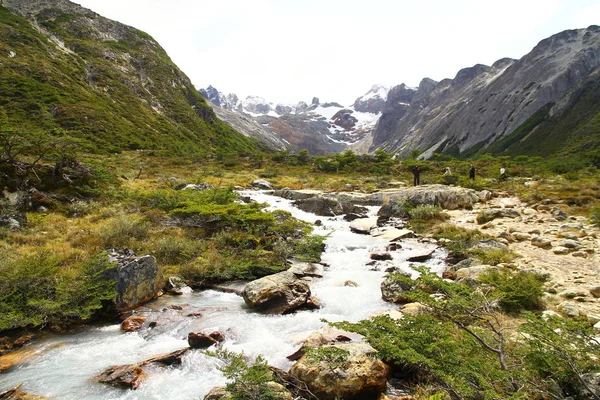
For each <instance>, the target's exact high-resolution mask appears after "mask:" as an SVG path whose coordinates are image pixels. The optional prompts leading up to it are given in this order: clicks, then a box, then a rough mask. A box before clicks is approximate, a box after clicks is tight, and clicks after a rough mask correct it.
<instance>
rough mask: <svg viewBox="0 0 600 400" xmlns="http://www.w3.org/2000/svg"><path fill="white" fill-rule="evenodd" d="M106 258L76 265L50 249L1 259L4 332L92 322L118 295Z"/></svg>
mask: <svg viewBox="0 0 600 400" xmlns="http://www.w3.org/2000/svg"><path fill="white" fill-rule="evenodd" d="M110 268H113V265H112V264H111V263H109V261H108V257H107V256H106V254H103V253H100V254H98V255H96V256H94V257H91V258H89V259H87V260H85V261H84V262H82V263H80V264H79V265H76V266H70V267H69V268H66V267H65V262H64V261H63V260H61V259H60V258H58V257H57V256H56V255H55V254H53V252H51V251H50V250H47V249H40V250H37V251H36V252H34V253H33V254H31V255H26V256H15V257H11V258H2V259H0V291H1V293H2V295H1V296H0V330H6V329H13V328H23V327H28V326H29V327H34V326H44V325H46V324H59V325H60V324H62V323H65V322H67V321H80V320H87V319H89V318H90V317H92V316H93V314H94V313H95V312H96V311H97V310H99V309H100V308H102V306H103V302H105V301H107V300H111V299H112V298H114V296H115V295H116V292H115V282H114V281H112V280H109V279H106V278H105V277H104V273H105V271H106V270H107V269H110Z"/></svg>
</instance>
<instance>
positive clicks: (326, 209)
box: [294, 196, 344, 217]
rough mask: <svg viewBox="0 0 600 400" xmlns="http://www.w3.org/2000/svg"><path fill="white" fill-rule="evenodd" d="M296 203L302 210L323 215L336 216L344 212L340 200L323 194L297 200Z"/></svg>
mask: <svg viewBox="0 0 600 400" xmlns="http://www.w3.org/2000/svg"><path fill="white" fill-rule="evenodd" d="M294 205H295V206H296V207H298V208H299V209H301V210H302V211H306V212H309V213H313V214H315V215H319V216H322V217H334V216H336V215H341V214H343V213H344V210H343V208H342V205H341V204H340V202H339V201H338V200H336V199H331V198H325V197H321V196H315V197H309V198H307V199H301V200H296V201H295V202H294Z"/></svg>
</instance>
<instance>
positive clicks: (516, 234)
mask: <svg viewBox="0 0 600 400" xmlns="http://www.w3.org/2000/svg"><path fill="white" fill-rule="evenodd" d="M512 237H513V238H515V240H518V241H519V242H522V241H525V240H531V235H530V234H529V233H525V232H513V233H512Z"/></svg>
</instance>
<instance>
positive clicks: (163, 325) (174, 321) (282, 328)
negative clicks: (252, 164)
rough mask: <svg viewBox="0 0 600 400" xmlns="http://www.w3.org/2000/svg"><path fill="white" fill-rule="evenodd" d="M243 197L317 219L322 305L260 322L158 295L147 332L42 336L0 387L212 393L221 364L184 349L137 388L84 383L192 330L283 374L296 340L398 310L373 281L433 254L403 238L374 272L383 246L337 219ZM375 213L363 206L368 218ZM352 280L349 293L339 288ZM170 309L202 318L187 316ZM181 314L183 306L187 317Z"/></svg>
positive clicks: (97, 330)
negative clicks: (329, 325)
mask: <svg viewBox="0 0 600 400" xmlns="http://www.w3.org/2000/svg"><path fill="white" fill-rule="evenodd" d="M242 194H243V195H244V196H250V197H251V198H252V199H253V200H255V201H258V202H263V203H268V204H269V207H268V209H269V210H275V209H280V210H286V211H289V212H291V213H292V214H293V215H294V216H295V217H296V218H299V219H302V220H305V221H309V222H315V221H316V220H321V221H322V226H320V227H316V228H315V233H316V234H321V235H328V237H327V239H326V242H325V243H326V250H325V252H324V253H323V255H322V262H323V263H324V264H325V265H328V267H326V268H325V270H324V276H323V278H320V279H315V280H313V282H312V284H311V291H312V294H313V296H315V297H316V298H317V299H318V300H319V302H320V303H321V309H319V310H316V311H300V312H297V313H293V314H287V315H262V314H259V313H257V312H253V311H251V310H250V309H249V308H247V307H246V305H245V303H244V300H243V299H242V298H241V297H239V296H238V295H236V294H233V293H223V292H218V291H214V290H204V291H198V292H190V293H187V294H184V295H183V296H167V295H165V296H163V297H161V298H159V299H157V300H154V301H152V302H150V303H148V304H146V305H145V307H146V308H147V309H149V310H150V311H153V312H156V313H157V314H160V319H159V320H158V321H159V322H158V324H157V326H156V327H155V328H154V329H147V328H146V329H142V330H140V331H138V332H133V333H122V332H121V329H120V325H119V324H115V325H108V326H87V327H85V328H84V329H82V330H80V331H77V332H76V333H70V334H60V335H59V334H46V335H43V336H41V337H40V338H39V339H38V340H37V341H36V342H35V343H34V344H33V346H35V347H36V349H37V350H38V351H39V353H38V354H37V355H36V356H35V357H33V358H31V359H29V360H28V361H26V362H25V363H23V364H21V365H19V366H16V367H13V368H12V369H10V370H8V371H6V372H5V373H2V374H0V390H5V389H8V388H10V387H13V386H15V385H17V384H18V383H19V382H25V384H24V386H23V387H22V388H21V389H22V390H25V391H27V392H29V393H33V394H38V395H44V396H48V397H50V398H52V399H199V398H200V399H202V398H203V397H204V395H205V394H206V393H207V392H208V391H209V390H210V389H211V388H213V387H214V386H219V385H224V384H225V383H226V380H225V378H224V377H223V375H222V374H221V372H219V371H218V369H217V367H219V366H220V365H221V361H219V360H218V359H215V358H214V357H210V356H208V355H205V354H204V353H203V352H202V351H199V350H194V351H190V352H188V353H187V354H186V355H185V356H184V358H183V362H182V364H181V365H176V366H172V367H148V368H147V372H148V377H147V379H146V380H145V381H144V382H143V383H142V384H141V385H140V387H139V388H138V389H137V390H124V389H118V388H113V387H111V386H108V385H105V384H101V383H96V382H92V381H90V378H92V377H94V376H96V375H97V374H98V373H100V372H101V371H103V370H104V369H106V368H108V367H109V366H111V365H121V364H132V363H137V362H139V361H141V360H144V359H146V358H148V357H151V356H155V355H157V354H161V353H168V352H171V351H175V350H178V349H181V348H184V347H186V346H187V345H188V344H187V334H188V332H190V331H192V330H196V331H198V330H199V331H203V332H206V333H210V332H213V331H220V332H223V333H224V335H225V341H224V344H223V345H224V347H225V348H227V349H229V350H232V351H236V352H242V351H243V352H244V353H245V354H246V355H248V356H251V357H255V356H257V355H259V354H262V355H263V356H264V357H265V358H266V359H267V361H268V362H269V364H271V365H274V366H276V367H279V368H282V369H285V370H287V369H289V368H290V367H291V365H292V362H290V361H288V360H287V359H286V356H288V355H290V354H292V353H294V352H295V351H296V350H297V349H298V348H299V347H300V343H301V341H302V340H303V339H304V338H306V337H307V336H308V335H309V334H310V333H312V332H314V331H316V330H319V329H320V328H322V327H323V326H324V325H325V324H324V323H323V322H322V321H321V319H323V318H324V319H327V320H329V321H342V320H347V321H358V320H361V319H364V318H367V317H368V316H370V315H372V314H373V313H375V312H377V311H381V310H385V309H390V308H396V307H395V306H394V305H393V304H390V303H386V302H384V301H383V300H381V291H380V284H381V282H382V280H383V277H384V275H385V274H386V273H385V272H384V269H386V268H387V267H389V266H392V265H393V266H396V267H398V268H400V269H402V270H406V271H409V270H410V268H409V262H408V261H406V259H407V258H408V257H409V256H411V255H414V254H418V253H423V252H424V251H427V250H432V249H434V248H436V245H435V244H432V243H420V242H419V241H417V240H415V239H408V240H403V241H402V249H399V250H396V251H393V252H391V254H392V255H393V260H391V261H387V263H388V264H386V266H384V267H383V268H381V269H380V270H372V268H373V267H371V266H368V265H367V263H368V262H369V261H371V260H370V254H371V252H373V251H375V250H382V249H385V247H386V245H387V244H388V243H389V242H388V241H386V240H384V239H380V238H377V237H372V236H370V235H361V234H357V233H353V232H351V231H350V228H349V222H346V221H344V220H343V219H342V217H341V216H338V217H318V216H316V215H314V214H310V213H306V212H304V211H301V210H299V209H297V208H296V207H294V206H293V205H292V202H291V201H289V200H285V199H282V198H279V197H274V196H272V195H269V194H265V193H263V192H260V191H245V192H243V193H242ZM377 210H378V207H369V214H370V215H375V213H376V212H377ZM443 258H444V253H443V251H442V250H441V249H437V250H435V252H434V254H433V258H431V259H430V260H428V261H426V262H423V263H419V264H425V265H428V266H429V267H430V268H432V270H435V271H438V272H439V271H441V270H442V269H443ZM347 281H353V282H355V283H356V284H357V286H345V282H347ZM177 305H180V306H184V307H189V308H191V309H193V310H194V311H199V312H200V313H201V314H202V317H200V318H193V317H189V316H185V313H181V312H180V311H178V310H177V308H180V307H177ZM189 308H185V309H186V310H188V309H189Z"/></svg>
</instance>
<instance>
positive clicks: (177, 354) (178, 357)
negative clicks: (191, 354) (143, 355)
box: [137, 347, 190, 367]
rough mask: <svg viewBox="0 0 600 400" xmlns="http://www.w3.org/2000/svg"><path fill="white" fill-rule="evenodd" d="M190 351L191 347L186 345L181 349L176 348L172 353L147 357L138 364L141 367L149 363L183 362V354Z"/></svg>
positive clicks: (169, 363)
mask: <svg viewBox="0 0 600 400" xmlns="http://www.w3.org/2000/svg"><path fill="white" fill-rule="evenodd" d="M188 351H190V348H189V347H185V348H183V349H181V350H175V351H173V352H171V353H165V354H158V355H156V356H153V357H150V358H147V359H145V360H144V361H142V362H140V363H139V364H137V365H138V366H140V367H143V366H144V365H148V364H160V365H165V366H170V365H176V364H181V362H182V360H183V356H184V355H186V354H187V353H188Z"/></svg>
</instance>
